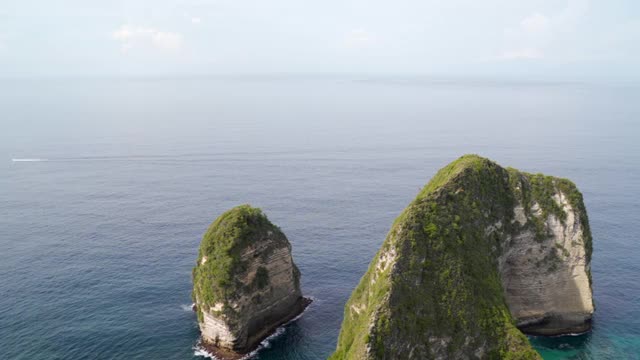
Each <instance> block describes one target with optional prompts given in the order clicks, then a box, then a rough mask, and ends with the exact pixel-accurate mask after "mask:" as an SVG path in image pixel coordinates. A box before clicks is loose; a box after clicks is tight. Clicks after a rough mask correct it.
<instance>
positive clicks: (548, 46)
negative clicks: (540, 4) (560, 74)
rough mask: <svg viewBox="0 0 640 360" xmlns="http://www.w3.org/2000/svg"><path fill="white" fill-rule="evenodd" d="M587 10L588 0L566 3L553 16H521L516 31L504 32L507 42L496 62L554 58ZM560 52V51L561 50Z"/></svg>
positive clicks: (510, 29)
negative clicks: (563, 40)
mask: <svg viewBox="0 0 640 360" xmlns="http://www.w3.org/2000/svg"><path fill="white" fill-rule="evenodd" d="M588 9H589V1H588V0H568V1H567V3H566V6H565V7H564V8H562V9H561V11H559V12H557V13H556V14H553V15H545V14H542V13H540V12H534V13H532V14H531V15H528V16H526V17H524V18H523V19H522V20H521V21H520V23H519V26H518V27H517V28H507V29H505V31H504V34H505V40H506V42H507V43H508V45H507V46H506V49H505V50H503V51H502V52H501V53H500V55H499V56H498V59H500V60H521V59H542V58H546V57H549V56H551V55H552V56H557V55H558V54H555V53H554V51H553V50H559V49H558V48H559V47H558V46H555V49H554V44H556V45H557V43H558V42H559V41H560V40H561V38H562V37H563V36H564V37H566V36H567V34H570V33H572V32H574V31H575V28H576V26H577V24H578V23H579V22H580V20H581V19H582V18H583V17H584V15H585V14H586V13H587V11H588ZM560 50H561V49H560Z"/></svg>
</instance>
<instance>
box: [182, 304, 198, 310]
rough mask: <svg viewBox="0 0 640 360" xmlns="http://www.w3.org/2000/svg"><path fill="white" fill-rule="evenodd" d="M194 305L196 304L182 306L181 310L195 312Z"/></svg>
mask: <svg viewBox="0 0 640 360" xmlns="http://www.w3.org/2000/svg"><path fill="white" fill-rule="evenodd" d="M193 305H195V304H181V305H180V308H181V309H182V310H184V311H193Z"/></svg>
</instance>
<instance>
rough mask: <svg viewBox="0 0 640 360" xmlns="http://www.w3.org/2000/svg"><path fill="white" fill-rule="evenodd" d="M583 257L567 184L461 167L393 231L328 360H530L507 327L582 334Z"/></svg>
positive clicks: (580, 227) (586, 286)
mask: <svg viewBox="0 0 640 360" xmlns="http://www.w3.org/2000/svg"><path fill="white" fill-rule="evenodd" d="M563 249H564V250H563ZM590 256H591V236H590V233H589V228H588V220H587V217H586V211H585V210H584V205H583V204H582V197H581V195H580V193H579V192H578V191H577V189H576V188H575V186H574V185H573V184H572V183H571V182H570V181H568V180H565V179H557V178H552V177H546V176H543V175H531V174H527V173H522V172H518V171H517V170H514V169H508V170H507V169H504V168H502V167H500V166H499V165H497V164H495V163H494V162H492V161H490V160H488V159H484V158H481V157H479V156H475V155H466V156H463V157H461V158H460V159H458V160H456V161H454V162H453V163H451V164H449V165H448V166H446V167H445V168H443V169H441V170H440V171H439V172H438V173H437V174H436V175H435V176H434V178H433V179H432V180H431V181H430V182H429V184H428V185H427V186H425V188H424V189H423V190H422V191H421V192H420V193H419V194H418V196H417V197H416V199H415V200H414V201H413V202H412V203H411V204H410V205H409V206H408V207H407V208H406V209H405V210H404V211H403V212H402V213H401V214H400V216H399V217H398V218H397V219H396V221H395V222H394V224H393V226H392V227H391V230H390V232H389V234H388V235H387V238H386V240H385V241H384V243H383V245H382V247H381V249H380V250H379V251H378V253H377V254H376V256H375V257H374V259H373V261H372V262H371V264H370V266H369V269H368V271H367V272H366V274H365V275H364V276H363V277H362V279H361V281H360V284H359V285H358V286H357V287H356V289H355V290H354V292H353V294H352V295H351V298H350V299H349V301H348V302H347V304H346V306H345V313H344V319H343V324H342V329H341V332H340V336H339V339H338V346H337V349H336V352H335V353H334V354H333V355H332V357H331V359H334V360H335V359H485V358H488V359H538V358H539V355H538V354H537V353H536V352H535V351H534V350H533V349H532V348H531V346H530V344H529V342H528V340H527V338H526V337H525V336H524V334H523V333H522V332H521V331H520V330H518V328H517V326H521V327H522V328H523V329H530V330H533V331H532V332H535V333H545V332H547V333H562V332H565V331H566V332H571V331H573V330H575V329H578V328H579V329H581V330H584V329H588V327H589V323H590V318H591V314H592V313H593V303H592V299H591V284H590V276H589V263H590ZM523 264H526V265H525V267H524V268H522V266H523ZM532 269H535V271H534V270H532ZM525 271H532V272H531V273H525ZM576 282H578V283H576ZM533 284H536V286H532V285H533ZM548 287H549V288H548ZM565 289H572V290H571V291H570V292H569V293H568V294H563V291H565ZM531 299H533V300H531Z"/></svg>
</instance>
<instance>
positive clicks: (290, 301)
mask: <svg viewBox="0 0 640 360" xmlns="http://www.w3.org/2000/svg"><path fill="white" fill-rule="evenodd" d="M193 300H194V303H195V309H196V312H197V314H198V323H199V326H200V331H201V333H202V339H201V342H202V345H203V346H204V347H206V348H207V350H209V351H210V352H212V353H213V354H214V355H216V357H217V358H221V359H236V358H239V357H241V356H242V354H246V353H248V352H250V351H252V350H253V349H255V348H256V347H257V346H258V345H259V344H260V342H261V341H262V340H263V339H264V338H265V337H267V336H268V335H270V334H271V333H272V332H273V331H274V330H275V329H276V328H277V327H278V326H280V325H282V324H284V323H286V322H288V321H289V320H291V319H293V318H294V317H296V316H297V315H299V314H300V313H301V312H302V311H303V310H304V308H305V307H306V306H307V305H308V304H309V300H307V299H306V298H304V297H302V293H301V291H300V271H299V270H298V268H297V267H296V265H295V264H294V263H293V258H292V256H291V244H290V243H289V241H288V240H287V237H286V236H285V235H284V233H283V232H282V231H281V230H280V229H279V228H278V227H277V226H275V225H273V224H272V223H271V222H270V221H269V220H268V219H267V217H266V216H265V215H264V214H263V213H262V211H261V210H260V209H257V208H253V207H251V206H249V205H242V206H238V207H235V208H233V209H231V210H229V211H227V212H225V213H224V214H222V215H221V216H220V217H219V218H218V219H216V220H215V221H214V222H213V224H211V226H210V227H209V229H208V230H207V232H206V233H205V235H204V237H203V238H202V243H201V244H200V250H199V254H198V260H197V263H196V266H195V267H194V269H193Z"/></svg>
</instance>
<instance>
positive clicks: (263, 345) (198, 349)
mask: <svg viewBox="0 0 640 360" xmlns="http://www.w3.org/2000/svg"><path fill="white" fill-rule="evenodd" d="M308 298H309V299H311V300H312V301H311V303H310V304H309V305H308V306H307V308H306V309H304V310H303V311H302V312H301V313H300V314H299V315H298V316H296V317H294V318H293V319H291V320H289V321H287V322H286V323H284V324H283V325H282V326H280V327H279V328H277V329H276V331H274V332H273V334H271V335H269V336H267V337H266V338H265V339H264V340H262V342H260V345H258V347H257V348H256V349H255V350H253V351H252V352H250V353H248V354H247V355H245V356H243V357H242V358H241V359H240V360H249V359H251V358H253V357H254V356H256V355H258V353H259V352H260V350H262V349H268V348H270V347H271V341H272V340H273V339H275V338H277V337H278V336H280V335H282V334H284V333H285V331H287V325H289V324H291V323H293V322H295V321H296V320H298V319H300V318H301V317H302V315H304V313H305V312H307V310H309V308H310V307H311V304H313V303H314V302H315V300H316V299H315V298H313V297H308ZM193 350H194V352H193V354H194V355H195V356H202V357H207V358H210V359H214V360H219V359H218V358H217V357H215V355H213V354H211V353H210V352H208V351H207V349H205V348H203V347H202V346H200V341H198V343H197V344H196V346H194V348H193Z"/></svg>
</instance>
